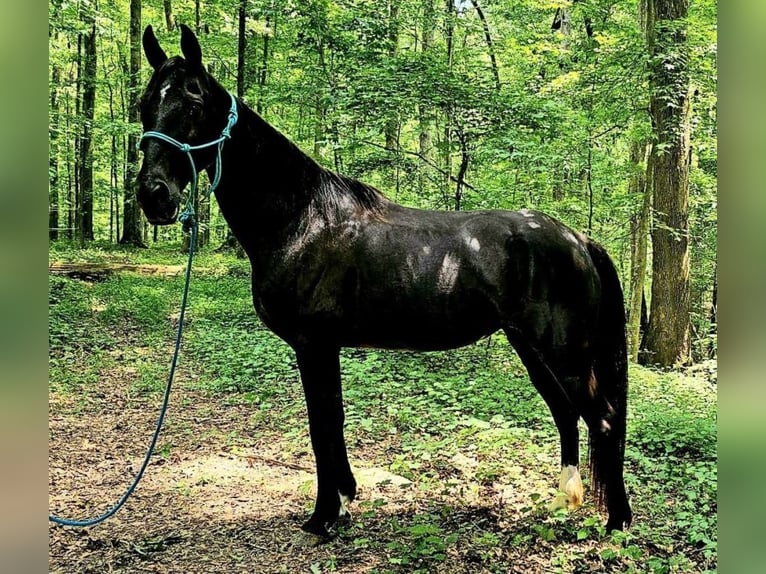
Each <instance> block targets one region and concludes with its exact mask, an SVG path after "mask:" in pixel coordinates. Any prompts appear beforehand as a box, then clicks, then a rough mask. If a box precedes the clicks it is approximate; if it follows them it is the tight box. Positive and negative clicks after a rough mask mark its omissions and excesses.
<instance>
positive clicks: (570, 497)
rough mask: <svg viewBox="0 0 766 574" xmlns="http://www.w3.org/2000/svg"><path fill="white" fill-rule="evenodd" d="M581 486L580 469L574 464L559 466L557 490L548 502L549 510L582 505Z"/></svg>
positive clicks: (575, 507)
mask: <svg viewBox="0 0 766 574" xmlns="http://www.w3.org/2000/svg"><path fill="white" fill-rule="evenodd" d="M582 501H583V487H582V480H581V479H580V471H579V470H577V467H576V466H572V465H568V466H564V467H562V468H561V478H560V479H559V491H558V493H557V494H556V497H555V498H554V499H553V501H552V502H551V504H550V509H551V510H557V509H559V508H571V509H572V510H575V509H577V508H578V507H580V505H582Z"/></svg>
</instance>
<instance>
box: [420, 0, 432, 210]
mask: <svg viewBox="0 0 766 574" xmlns="http://www.w3.org/2000/svg"><path fill="white" fill-rule="evenodd" d="M435 27H436V11H435V10H434V0H423V31H422V35H421V51H422V52H423V54H426V55H428V53H429V52H430V51H431V46H432V45H433V43H434V28H435ZM432 125H433V115H432V113H431V110H430V108H429V106H427V105H425V104H423V103H419V104H418V131H419V135H418V152H419V153H420V157H421V158H423V161H424V162H430V163H433V157H432V148H433V143H432V141H431V140H432V138H431V130H432ZM427 182H428V178H427V177H426V172H425V168H421V169H420V170H418V189H419V191H420V193H421V194H423V195H424V196H425V195H428V193H427V192H428V190H427V189H426V187H427Z"/></svg>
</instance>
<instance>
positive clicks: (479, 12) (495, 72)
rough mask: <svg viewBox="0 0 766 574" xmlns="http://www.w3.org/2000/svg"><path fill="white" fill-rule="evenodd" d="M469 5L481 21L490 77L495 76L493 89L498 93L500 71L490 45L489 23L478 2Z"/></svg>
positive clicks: (472, 0) (476, 0) (475, 0)
mask: <svg viewBox="0 0 766 574" xmlns="http://www.w3.org/2000/svg"><path fill="white" fill-rule="evenodd" d="M471 4H473V7H474V9H475V10H476V14H477V15H478V16H479V19H480V20H481V25H482V27H483V28H484V39H485V40H486V42H487V51H488V52H489V61H490V63H491V64H492V75H494V76H495V87H496V88H497V91H498V92H499V91H500V71H499V70H498V67H497V59H496V58H495V48H494V46H493V45H492V36H491V35H490V33H489V23H488V22H487V18H486V16H484V11H483V10H482V9H481V7H480V6H479V2H478V0H471Z"/></svg>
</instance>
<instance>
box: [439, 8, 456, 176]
mask: <svg viewBox="0 0 766 574" xmlns="http://www.w3.org/2000/svg"><path fill="white" fill-rule="evenodd" d="M445 26H446V37H447V38H446V39H447V53H446V57H447V69H448V70H451V69H452V60H453V48H454V45H453V44H454V35H455V4H454V0H446V14H445ZM442 148H443V150H444V152H443V154H444V155H443V162H444V176H445V180H446V181H445V182H444V185H445V189H447V188H449V185H450V182H451V181H452V105H451V104H450V103H449V102H448V103H447V104H446V105H445V107H444V142H443V145H442Z"/></svg>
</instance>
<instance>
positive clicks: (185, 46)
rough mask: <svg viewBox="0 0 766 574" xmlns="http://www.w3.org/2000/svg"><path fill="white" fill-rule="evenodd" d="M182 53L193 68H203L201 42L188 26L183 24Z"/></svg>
mask: <svg viewBox="0 0 766 574" xmlns="http://www.w3.org/2000/svg"><path fill="white" fill-rule="evenodd" d="M181 52H183V55H184V58H186V61H187V62H188V63H189V64H190V65H191V66H192V67H194V68H201V67H202V50H201V49H200V47H199V40H197V36H195V35H194V32H192V31H191V28H189V27H188V26H187V25H186V24H181Z"/></svg>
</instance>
